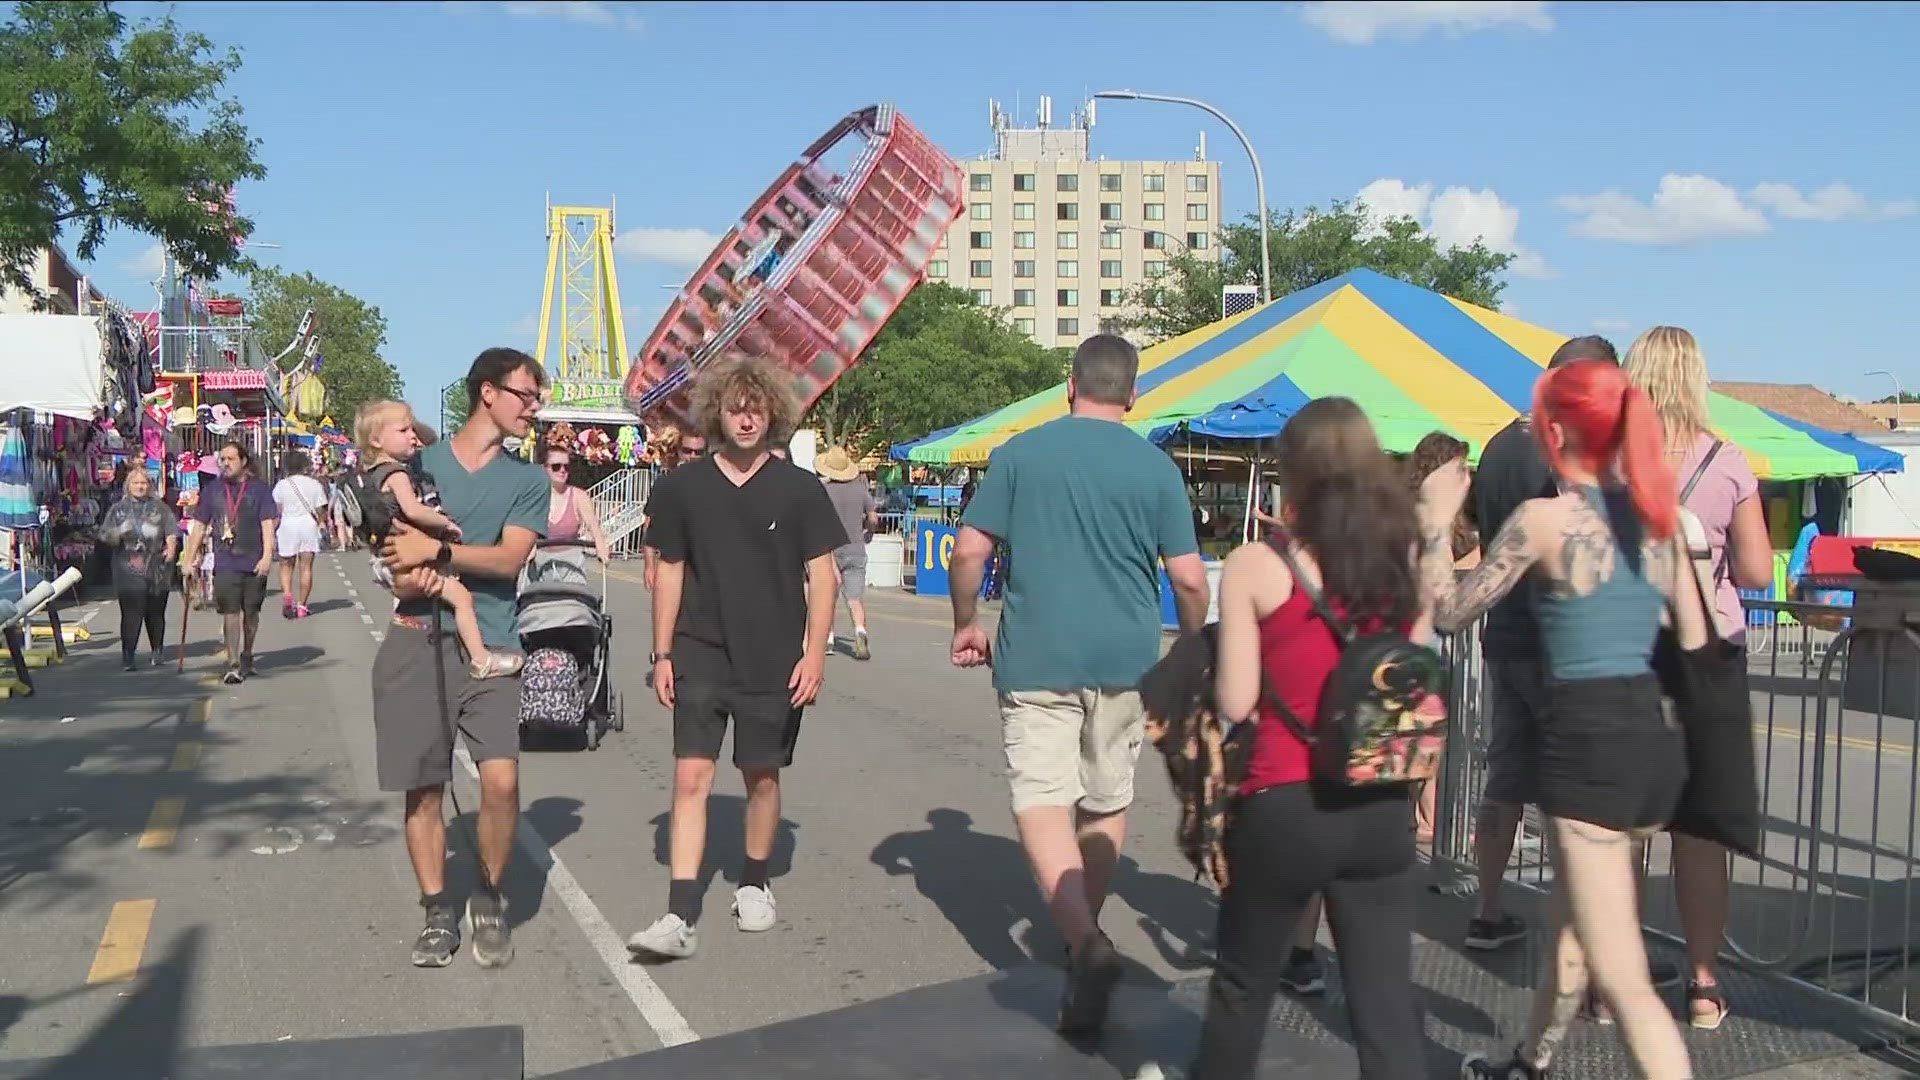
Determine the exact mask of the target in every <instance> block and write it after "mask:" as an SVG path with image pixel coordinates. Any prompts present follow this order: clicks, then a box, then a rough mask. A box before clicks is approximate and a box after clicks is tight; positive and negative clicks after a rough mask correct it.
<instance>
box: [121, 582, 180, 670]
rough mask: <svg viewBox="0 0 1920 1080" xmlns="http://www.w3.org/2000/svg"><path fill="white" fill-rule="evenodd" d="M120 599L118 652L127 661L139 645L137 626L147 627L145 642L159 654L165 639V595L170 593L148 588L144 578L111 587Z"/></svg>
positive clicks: (138, 628)
mask: <svg viewBox="0 0 1920 1080" xmlns="http://www.w3.org/2000/svg"><path fill="white" fill-rule="evenodd" d="M114 591H115V592H116V593H118V594H119V599H120V654H121V656H122V657H123V658H125V659H126V661H127V662H128V663H132V662H133V654H134V652H135V651H136V650H137V649H138V648H139V645H140V627H141V626H142V625H145V626H146V628H147V645H148V647H150V648H151V649H153V652H154V655H156V656H157V655H159V653H160V647H161V646H162V645H164V644H166V640H167V598H168V597H169V596H171V595H172V594H171V593H164V592H149V591H147V585H146V582H144V581H143V582H139V583H137V584H135V585H133V586H131V587H127V588H118V589H115V590H114Z"/></svg>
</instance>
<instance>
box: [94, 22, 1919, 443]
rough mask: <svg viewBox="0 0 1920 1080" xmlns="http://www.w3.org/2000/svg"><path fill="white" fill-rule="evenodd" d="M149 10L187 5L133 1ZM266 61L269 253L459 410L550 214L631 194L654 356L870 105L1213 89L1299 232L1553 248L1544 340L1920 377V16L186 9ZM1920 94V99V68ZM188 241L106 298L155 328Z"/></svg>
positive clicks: (1752, 373) (1135, 116) (518, 310)
mask: <svg viewBox="0 0 1920 1080" xmlns="http://www.w3.org/2000/svg"><path fill="white" fill-rule="evenodd" d="M128 9H129V12H130V13H133V14H150V13H154V12H158V11H160V10H162V9H161V8H159V7H158V6H155V5H144V4H134V5H128ZM175 10H176V12H177V17H178V18H179V19H180V21H181V22H183V23H185V24H187V25H189V26H191V27H193V28H195V29H198V30H201V31H202V32H204V33H206V34H208V35H209V36H211V37H212V38H213V39H214V40H216V41H217V42H220V43H222V44H230V45H233V46H236V47H238V48H239V49H240V50H241V51H242V54H243V59H244V67H243V68H242V70H241V71H240V72H239V74H238V76H237V77H236V78H235V80H234V81H233V83H232V86H231V90H232V92H233V94H234V95H235V96H237V97H238V98H239V99H240V100H241V101H242V103H243V104H244V106H245V108H246V115H247V121H248V123H249V125H250V127H251V128H252V130H253V131H254V133H255V134H256V135H257V136H258V138H259V139H260V140H261V142H262V147H261V156H262V159H263V160H264V161H265V163H266V165H267V167H268V170H269V175H268V177H267V179H265V180H264V181H261V182H257V183H250V184H248V185H245V186H244V187H242V188H241V190H240V191H239V201H240V204H241V206H242V208H243V209H244V211H245V212H246V213H247V214H249V215H251V216H253V217H254V218H255V220H256V221H257V224H258V227H257V230H256V232H255V236H254V238H255V239H256V240H258V241H265V242H269V243H274V244H278V245H281V246H280V247H279V248H278V249H276V250H258V251H256V254H257V255H259V256H260V257H262V258H263V259H265V260H268V261H272V262H275V263H278V264H279V265H282V266H284V267H286V268H288V269H292V270H311V271H312V272H314V273H316V274H318V275H319V276H321V277H322V278H325V279H327V280H329V281H333V282H336V283H338V284H340V285H342V286H344V287H346V288H347V289H349V290H351V291H353V292H354V293H356V294H358V295H360V296H362V297H364V298H366V299H367V300H369V301H371V302H373V303H376V304H378V305H379V306H380V307H381V309H382V310H383V311H384V312H385V313H386V314H387V316H388V318H389V320H390V322H391V331H390V335H389V343H388V351H387V355H388V358H389V359H390V360H392V361H393V362H394V363H395V364H396V365H397V366H398V367H399V369H400V371H401V373H402V374H403V375H404V376H405V377H406V379H407V391H408V395H409V397H411V398H412V399H413V400H414V401H416V402H417V403H419V404H421V405H422V406H423V411H424V412H425V413H426V414H427V415H429V416H431V415H433V414H434V411H435V409H434V406H433V402H434V401H435V400H436V395H437V393H438V390H439V388H440V387H441V386H443V385H444V384H446V383H448V382H450V381H452V380H454V379H456V378H458V377H459V376H460V374H461V373H462V372H463V371H464V369H465V366H466V362H467V361H468V360H469V359H471V357H472V356H473V355H474V354H475V353H476V352H477V351H479V350H480V349H482V348H484V347H486V346H489V345H495V344H512V345H519V346H522V347H531V345H532V339H533V337H534V332H533V326H534V320H535V317H536V316H537V314H538V312H539V308H540V295H539V294H540V288H541V278H542V273H543V270H544V264H545V240H544V236H543V232H544V221H543V209H542V207H543V200H544V199H545V198H546V197H547V195H548V194H549V193H550V194H551V195H552V197H553V198H554V200H555V201H556V202H577V203H584V204H598V203H601V202H603V201H604V200H606V199H609V198H617V199H618V206H619V224H620V229H621V232H622V234H623V235H622V238H621V240H620V245H621V250H622V262H621V266H620V274H621V285H622V289H623V294H624V301H623V302H624V307H625V308H626V311H627V316H628V319H627V327H628V335H629V340H630V342H631V343H632V344H633V345H634V346H635V347H636V348H637V346H638V344H639V342H640V341H641V340H642V339H643V338H644V337H645V335H646V333H647V331H648V330H650V329H651V327H652V324H653V321H654V319H655V318H656V317H657V315H658V313H659V311H660V309H661V307H662V305H663V303H664V299H665V298H666V297H667V296H668V295H669V293H668V292H667V291H666V290H665V289H663V288H662V286H672V285H677V284H679V283H680V282H681V281H682V280H684V277H685V275H686V273H687V272H688V262H689V260H694V261H697V259H698V258H699V256H700V255H702V254H704V247H703V244H702V243H701V242H700V238H699V237H697V236H694V235H693V234H689V233H687V232H685V230H705V231H706V232H708V233H714V234H717V233H719V232H721V231H724V229H725V228H726V227H727V225H728V224H729V223H731V222H732V221H733V220H734V219H735V218H736V217H738V215H739V214H740V213H741V211H742V210H744V209H745V207H746V205H747V203H748V202H749V201H750V200H751V199H752V198H753V197H755V196H756V195H758V194H759V193H760V191H761V190H762V189H764V187H765V186H766V184H767V183H768V182H770V180H771V179H772V178H773V176H774V175H775V174H776V173H777V172H778V171H779V170H780V169H781V168H782V167H784V165H785V164H786V163H787V162H788V161H790V160H791V159H792V158H793V157H794V156H795V155H796V154H797V153H798V152H799V151H800V150H801V149H803V148H804V147H805V146H806V145H807V144H808V143H809V142H811V141H812V140H813V139H814V138H815V137H816V136H818V135H819V134H820V132H822V131H823V130H825V129H826V128H827V127H828V126H829V125H830V124H831V123H833V122H834V121H835V120H836V119H838V118H839V117H840V116H842V115H844V114H845V113H847V112H850V111H852V110H853V109H855V108H857V107H859V106H861V105H864V104H867V103H870V102H873V101H878V100H891V101H893V102H894V103H895V104H897V105H898V106H899V107H900V108H901V109H902V110H903V111H904V112H905V113H906V114H907V115H908V116H909V117H911V118H912V119H913V121H914V122H915V123H916V124H917V125H919V126H920V127H921V128H922V129H924V130H926V131H927V132H928V133H929V134H931V135H932V136H933V137H934V138H935V139H936V140H938V141H939V142H940V143H941V144H942V145H944V146H945V147H946V148H947V149H948V151H949V152H951V153H954V154H955V155H956V156H971V155H974V154H977V153H979V152H981V151H984V150H987V149H989V148H990V147H991V145H992V138H991V134H990V132H989V130H988V128H987V120H986V118H987V101H988V99H989V98H998V99H999V100H1001V101H1002V102H1003V103H1005V105H1006V106H1007V107H1008V108H1009V109H1013V108H1014V107H1015V105H1016V102H1017V103H1018V106H1019V111H1018V113H1017V116H1018V117H1019V118H1022V119H1025V118H1028V117H1030V116H1031V113H1032V109H1033V107H1034V103H1035V101H1036V100H1037V98H1038V96H1039V95H1041V94H1050V95H1052V96H1053V98H1054V102H1055V113H1056V117H1061V118H1063V117H1064V116H1065V114H1066V113H1067V112H1068V111H1069V109H1070V108H1071V107H1072V105H1073V103H1074V102H1075V101H1077V100H1078V99H1079V98H1080V97H1081V96H1082V95H1083V94H1085V93H1087V92H1090V91H1092V90H1097V89H1102V88H1107V87H1133V88H1136V89H1141V90H1152V91H1158V92H1161V93H1172V94H1180V95H1185V96H1190V97H1199V98H1204V99H1207V100H1209V101H1211V102H1212V103H1214V104H1215V105H1217V106H1219V107H1220V108H1221V109H1223V110H1224V111H1226V112H1227V113H1228V114H1229V115H1231V116H1233V117H1234V118H1235V119H1236V120H1237V121H1238V122H1239V123H1240V125H1241V126H1242V127H1243V128H1245V129H1246V130H1247V132H1248V135H1249V137H1250V138H1251V139H1252V140H1253V142H1254V144H1255V147H1256V149H1257V150H1258V151H1259V153H1260V156H1261V160H1262V163H1263V165H1264V166H1265V169H1266V173H1267V183H1268V192H1267V195H1268V200H1269V202H1270V203H1271V204H1272V205H1273V206H1275V207H1286V206H1295V207H1304V206H1306V205H1308V204H1311V203H1322V204H1324V203H1325V202H1326V201H1327V200H1329V199H1332V198H1343V197H1351V196H1354V195H1356V194H1359V193H1361V192H1363V191H1364V192H1366V193H1367V194H1368V196H1369V198H1370V199H1371V200H1372V201H1374V202H1375V203H1376V204H1377V205H1381V206H1387V207H1391V208H1395V209H1401V210H1407V211H1410V212H1414V213H1416V214H1418V215H1420V216H1421V217H1422V219H1423V220H1424V221H1426V222H1428V223H1429V226H1430V227H1431V228H1433V229H1434V230H1435V231H1436V233H1439V234H1441V235H1443V236H1445V237H1448V238H1452V237H1459V238H1461V239H1467V238H1471V237H1472V236H1475V235H1479V236H1485V237H1486V238H1487V239H1488V240H1489V242H1490V243H1492V244H1494V245H1496V246H1504V247H1508V248H1510V249H1514V250H1517V251H1518V252H1519V253H1520V254H1521V260H1520V262H1519V263H1518V264H1517V266H1518V268H1519V269H1520V270H1522V271H1523V272H1524V273H1523V274H1516V275H1514V276H1512V278H1511V282H1512V283H1511V286H1510V287H1509V289H1508V291H1507V294H1506V297H1507V301H1508V305H1509V307H1510V309H1511V310H1512V311H1513V312H1514V313H1515V314H1517V315H1518V316H1519V317H1521V318H1523V319H1526V320H1528V321H1530V322H1535V323H1539V324H1541V325H1544V326H1549V327H1552V328H1555V329H1557V330H1561V331H1564V332H1567V333H1570V334H1572V333H1587V332H1594V331H1598V332H1602V333H1606V334H1608V335H1609V336H1611V337H1614V338H1615V339H1616V340H1617V341H1618V342H1619V344H1620V345H1621V346H1622V347H1623V348H1624V346H1625V345H1626V344H1627V342H1628V341H1629V340H1631V337H1632V335H1633V334H1635V333H1637V332H1638V331H1639V330H1641V329H1643V328H1645V327H1647V326H1649V325H1652V324H1655V323H1659V322H1673V323H1678V324H1680V325H1684V326H1687V327H1689V328H1691V329H1692V330H1694V331H1695V333H1697V334H1698V335H1699V336H1700V338H1701V341H1702V343H1703V345H1704V347H1705V348H1706V350H1707V356H1708V360H1709V363H1710V365H1711V367H1712V369H1713V373H1714V375H1715V377H1717V378H1727V379H1752V380H1764V381H1783V382H1801V381H1811V382H1815V383H1817V384H1819V385H1821V386H1823V387H1825V388H1827V389H1830V390H1833V391H1835V392H1838V393H1843V394H1860V395H1872V396H1879V395H1882V394H1885V393H1887V392H1888V391H1889V384H1888V383H1887V382H1886V380H1885V379H1884V378H1868V377H1866V376H1865V375H1864V372H1866V371H1867V370H1869V369H1872V368H1893V369H1895V370H1897V371H1900V372H1902V374H1903V375H1907V376H1908V377H1907V383H1908V385H1909V388H1913V387H1914V386H1920V368H1915V366H1914V365H1913V364H1912V363H1911V361H1910V359H1909V355H1907V351H1906V347H1905V346H1903V345H1901V344H1900V343H1902V342H1907V341H1910V340H1912V333H1911V330H1910V329H1908V330H1904V331H1903V330H1901V329H1900V322H1899V320H1901V319H1903V318H1905V317H1906V315H1907V314H1908V313H1909V312H1910V311H1911V309H1912V307H1913V305H1914V303H1915V300H1916V297H1917V296H1920V258H1916V247H1917V246H1920V203H1917V202H1916V200H1920V143H1916V140H1915V139H1914V138H1913V135H1912V133H1913V132H1914V131H1916V130H1920V80H1915V79H1914V78H1913V77H1912V75H1911V63H1912V56H1913V55H1914V53H1915V51H1916V46H1920V8H1916V7H1913V6H1910V5H1892V4H1887V5H1857V6H1843V5H1834V6H1827V5H1811V4H1778V5H1766V6H1753V7H1741V6H1737V5H1733V6H1690V5H1657V6H1639V5H1626V4H1619V5H1614V4H1607V5H1562V4H1544V3H1491V4H1471V3H1454V2H1440V3H1408V4H1398V5H1395V4H1370V5H1369V4H1344V3H1339V4H1290V5H1259V6H1256V5H1252V4H1243V5H1206V4H1168V5H1160V4H1126V5H1112V6H1107V5H1096V4H1072V3H1064V4H993V3H973V4H966V5H941V6H932V5H928V6H922V5H919V4H878V3H869V4H858V5H854V4H847V5H841V4H819V3H816V4H806V5H798V4H769V5H762V4H721V3H714V4H697V5H696V4H686V5H680V4H674V5H667V4H659V5H656V4H619V3H611V2H600V3H572V4H561V3H525V2H522V3H482V2H469V3H412V4H408V3H389V4H377V5H374V4H369V5H358V4H331V3H329V4H307V3H272V4H268V3H222V4H196V3H185V4H181V5H179V6H178V7H177V8H176V9H175ZM1903 71H1905V72H1908V74H1905V75H1903V74H1901V72H1903ZM1098 121H1099V122H1098V125H1097V126H1096V128H1095V130H1094V133H1093V139H1094V148H1095V151H1096V152H1097V153H1102V154H1105V155H1107V156H1109V157H1114V158H1129V157H1149V158H1155V157H1157V158H1169V157H1186V156H1189V155H1190V154H1191V153H1192V151H1193V148H1194V145H1195V143H1196V141H1197V133H1198V132H1199V131H1200V130H1202V129H1205V130H1206V131H1207V132H1208V147H1209V151H1210V153H1211V154H1212V156H1214V157H1216V158H1219V159H1220V160H1222V161H1223V163H1224V164H1223V169H1224V180H1223V185H1222V186H1223V190H1224V196H1225V198H1226V201H1227V207H1228V217H1229V218H1233V219H1237V218H1239V217H1240V216H1241V215H1242V214H1244V213H1246V212H1248V211H1250V210H1251V209H1252V208H1253V205H1254V196H1253V182H1252V173H1251V170H1250V169H1249V168H1248V166H1247V164H1246V162H1245V160H1244V156H1243V155H1242V154H1241V153H1240V151H1239V149H1238V147H1237V145H1236V144H1235V143H1234V142H1233V140H1232V137H1231V135H1230V134H1229V133H1228V132H1227V131H1226V130H1225V129H1224V128H1222V127H1221V126H1219V125H1218V124H1216V123H1214V122H1213V121H1212V120H1211V119H1210V118H1208V117H1206V116H1204V115H1202V114H1200V113H1198V112H1194V111H1191V110H1186V109H1182V108H1178V107H1174V106H1168V105H1157V104H1148V103H1133V102H1102V103H1101V106H1100V109H1099V113H1098ZM151 247H152V242H151V241H150V240H147V239H146V238H143V237H138V236H131V235H127V236H116V237H115V238H114V239H113V240H112V242H111V244H110V245H109V246H108V248H107V249H106V250H104V251H103V252H102V253H101V254H100V256H99V257H98V258H97V259H96V260H95V264H94V271H93V272H94V274H95V276H96V280H97V281H98V282H99V283H100V284H101V285H102V287H104V288H106V289H107V290H108V291H109V292H111V293H112V294H114V295H115V296H117V297H119V298H121V299H123V300H125V301H126V302H128V303H129V304H130V305H132V306H134V307H143V306H146V304H145V301H146V300H147V298H149V297H151V295H152V290H151V288H150V287H149V286H147V285H146V284H145V282H146V281H147V280H149V278H150V272H148V271H147V270H146V267H147V265H148V264H149V260H150V258H151V251H150V249H151Z"/></svg>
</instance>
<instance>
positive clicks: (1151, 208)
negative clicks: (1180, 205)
mask: <svg viewBox="0 0 1920 1080" xmlns="http://www.w3.org/2000/svg"><path fill="white" fill-rule="evenodd" d="M1141 209H1142V211H1143V212H1144V213H1145V214H1146V216H1147V220H1148V221H1165V220H1167V204H1166V203H1161V202H1150V203H1148V204H1147V205H1146V206H1144V207H1142V208H1141Z"/></svg>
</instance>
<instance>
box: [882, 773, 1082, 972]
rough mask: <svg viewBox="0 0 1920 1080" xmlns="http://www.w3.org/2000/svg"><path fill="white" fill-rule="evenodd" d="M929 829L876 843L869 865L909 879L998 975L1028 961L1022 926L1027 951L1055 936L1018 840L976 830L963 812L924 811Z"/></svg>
mask: <svg viewBox="0 0 1920 1080" xmlns="http://www.w3.org/2000/svg"><path fill="white" fill-rule="evenodd" d="M927 824H929V825H931V826H933V827H932V828H931V829H925V830H921V831H918V832H902V833H895V834H893V835H892V836H889V837H887V838H886V839H885V840H882V841H880V844H879V846H878V847H875V848H874V849H873V855H872V856H871V857H872V860H873V862H874V864H875V865H877V866H879V867H880V868H882V869H884V870H885V871H886V872H887V873H889V874H895V875H899V874H912V875H913V878H914V885H915V886H916V887H917V888H918V889H919V890H920V895H922V896H924V897H926V898H927V899H929V900H931V901H933V904H934V906H935V907H937V908H939V909H940V914H941V915H942V916H943V917H945V918H946V920H947V922H948V923H950V924H952V926H953V928H954V929H955V930H958V931H959V932H960V936H961V937H963V938H965V939H966V942H967V944H968V945H969V946H970V947H971V948H972V949H973V951H974V952H975V953H978V954H979V956H980V958H981V959H982V960H985V961H986V962H987V963H989V964H991V965H993V967H994V968H995V969H996V970H1000V971H1005V970H1009V969H1012V968H1017V967H1020V966H1022V965H1025V964H1029V963H1032V962H1033V958H1032V957H1030V956H1029V955H1028V954H1027V949H1026V948H1023V947H1022V946H1021V944H1020V943H1019V942H1017V941H1015V940H1014V938H1013V934H1012V931H1013V928H1014V927H1015V926H1016V925H1018V924H1019V923H1021V922H1022V921H1024V922H1026V923H1027V924H1028V929H1027V934H1026V937H1027V939H1028V947H1032V946H1033V945H1034V939H1035V938H1036V937H1037V936H1038V935H1039V934H1041V933H1045V934H1047V935H1053V933H1054V932H1053V922H1052V920H1051V919H1050V918H1049V917H1048V915H1047V910H1046V906H1045V905H1044V904H1043V903H1041V900H1040V892H1039V890H1038V889H1036V888H1035V887H1034V884H1033V875H1032V874H1031V873H1030V872H1029V871H1028V869H1027V856H1026V853H1025V852H1023V851H1021V850H1020V845H1019V843H1018V842H1016V841H1014V840H1010V839H1008V838H1007V837H1004V836H995V835H993V834H991V833H983V832H975V831H974V830H973V827H972V826H973V818H972V816H971V815H969V814H967V813H966V812H965V811H961V810H952V809H947V808H944V807H943V808H940V809H935V810H929V811H927Z"/></svg>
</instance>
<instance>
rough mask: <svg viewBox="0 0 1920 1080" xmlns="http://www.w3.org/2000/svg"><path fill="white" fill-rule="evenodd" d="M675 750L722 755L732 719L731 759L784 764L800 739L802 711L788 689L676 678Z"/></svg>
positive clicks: (755, 765)
mask: <svg viewBox="0 0 1920 1080" xmlns="http://www.w3.org/2000/svg"><path fill="white" fill-rule="evenodd" d="M673 695H674V696H673V756H674V757H676V758H699V759H703V760H706V761H718V760H719V759H720V744H721V743H722V742H724V741H725V740H726V737H727V721H728V720H729V719H731V720H732V721H733V763H734V764H735V765H737V766H739V767H740V768H742V769H784V768H786V767H787V766H789V765H792V764H793V747H794V744H795V743H797V742H799V740H800V714H801V713H802V712H804V711H805V710H804V709H801V708H795V707H794V706H793V704H792V698H793V693H792V691H790V690H785V689H781V690H771V691H767V690H737V689H733V688H731V687H726V686H722V685H720V684H718V683H713V682H705V681H701V680H697V679H680V678H676V679H675V681H674V686H673Z"/></svg>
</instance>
